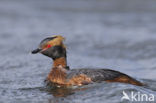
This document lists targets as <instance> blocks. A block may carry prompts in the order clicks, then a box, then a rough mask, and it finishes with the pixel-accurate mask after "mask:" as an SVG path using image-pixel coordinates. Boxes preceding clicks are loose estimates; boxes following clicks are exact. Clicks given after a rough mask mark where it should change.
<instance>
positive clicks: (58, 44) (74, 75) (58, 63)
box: [32, 35, 143, 86]
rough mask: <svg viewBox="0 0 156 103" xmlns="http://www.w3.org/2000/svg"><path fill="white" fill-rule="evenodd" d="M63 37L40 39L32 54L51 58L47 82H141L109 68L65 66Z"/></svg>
mask: <svg viewBox="0 0 156 103" xmlns="http://www.w3.org/2000/svg"><path fill="white" fill-rule="evenodd" d="M63 41H64V38H63V37H62V36H60V35H56V36H52V37H48V38H45V39H44V40H42V41H41V43H40V45H39V48H37V49H35V50H33V51H32V54H36V53H42V54H43V55H45V56H48V57H50V58H52V59H53V67H52V70H51V72H50V73H49V75H48V76H47V79H46V80H47V81H48V83H52V84H55V85H57V86H81V85H86V84H89V83H93V82H102V81H106V82H120V83H128V84H133V85H137V86H143V84H142V83H141V82H139V81H137V80H135V79H133V78H132V77H130V76H128V75H126V74H124V73H121V72H119V71H115V70H110V69H72V70H70V69H69V67H68V66H67V59H66V46H65V45H64V43H63Z"/></svg>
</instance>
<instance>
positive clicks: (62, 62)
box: [53, 57, 67, 68]
mask: <svg viewBox="0 0 156 103" xmlns="http://www.w3.org/2000/svg"><path fill="white" fill-rule="evenodd" d="M58 66H62V67H63V68H66V67H67V59H66V57H60V58H57V59H55V60H54V61H53V68H54V67H58Z"/></svg>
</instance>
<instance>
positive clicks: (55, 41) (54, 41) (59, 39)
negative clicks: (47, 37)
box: [48, 35, 66, 48]
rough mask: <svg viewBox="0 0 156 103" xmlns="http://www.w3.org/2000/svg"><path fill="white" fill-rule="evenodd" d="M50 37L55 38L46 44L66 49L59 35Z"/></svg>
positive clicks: (62, 38)
mask: <svg viewBox="0 0 156 103" xmlns="http://www.w3.org/2000/svg"><path fill="white" fill-rule="evenodd" d="M52 37H55V39H53V40H51V41H49V42H48V44H51V45H53V46H54V45H62V46H63V47H64V48H66V46H65V45H64V44H63V41H64V40H65V38H64V37H62V36H61V35H53V36H52Z"/></svg>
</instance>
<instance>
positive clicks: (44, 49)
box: [32, 35, 66, 59]
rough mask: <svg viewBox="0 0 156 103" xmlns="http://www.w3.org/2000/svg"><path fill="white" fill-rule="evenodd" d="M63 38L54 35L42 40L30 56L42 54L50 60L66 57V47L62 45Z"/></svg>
mask: <svg viewBox="0 0 156 103" xmlns="http://www.w3.org/2000/svg"><path fill="white" fill-rule="evenodd" d="M64 40H65V39H64V37H62V36H60V35H55V36H51V37H47V38H45V39H43V40H42V41H41V42H40V44H39V46H38V48H37V49H35V50H33V51H32V54H37V53H42V54H43V55H45V56H48V57H50V58H52V59H57V58H60V57H66V46H65V45H64V44H63V41H64Z"/></svg>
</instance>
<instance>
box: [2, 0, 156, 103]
mask: <svg viewBox="0 0 156 103" xmlns="http://www.w3.org/2000/svg"><path fill="white" fill-rule="evenodd" d="M155 5H156V1H155V0H0V48H1V50H0V70H1V72H0V103H28V102H29V103H35V102H36V103H59V102H61V103H69V102H71V103H80V102H83V103H94V102H97V103H103V102H107V103H120V102H121V101H120V98H121V96H122V91H123V90H127V91H130V90H134V91H141V92H143V93H154V94H155V90H156V88H155V85H156V82H155V79H156V75H155V74H156V63H155V62H156V55H155V51H156V46H155V44H156V6H155ZM52 35H62V36H64V37H65V38H66V41H65V44H66V45H67V49H68V50H67V52H68V54H67V57H68V65H69V66H70V68H72V69H75V68H110V69H113V70H118V71H121V72H124V73H126V74H128V75H131V76H133V77H135V78H136V79H138V80H140V81H142V82H144V83H146V84H147V85H148V87H146V88H143V87H136V86H132V85H127V84H120V83H109V84H107V83H102V84H97V85H95V86H93V87H91V88H89V89H87V90H85V91H78V92H74V93H73V94H72V95H66V96H65V97H55V95H54V94H53V93H48V92H47V91H45V90H43V89H42V88H44V82H43V81H44V79H45V78H46V76H47V74H48V72H49V71H50V68H51V65H52V64H51V63H52V60H51V59H49V58H47V57H45V56H42V55H40V54H38V55H31V54H30V52H31V50H33V49H35V48H36V47H37V46H38V44H39V43H40V41H41V40H42V39H44V38H45V37H47V36H52ZM125 103H129V102H128V101H125Z"/></svg>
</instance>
